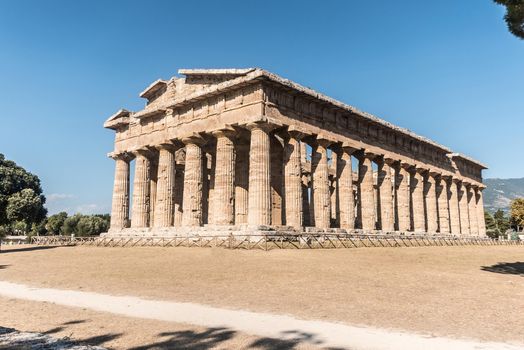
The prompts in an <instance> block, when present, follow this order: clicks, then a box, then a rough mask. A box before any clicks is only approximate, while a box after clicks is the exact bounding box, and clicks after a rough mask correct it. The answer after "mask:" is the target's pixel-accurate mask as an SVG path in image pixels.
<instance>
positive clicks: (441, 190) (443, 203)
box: [436, 176, 451, 234]
mask: <svg viewBox="0 0 524 350" xmlns="http://www.w3.org/2000/svg"><path fill="white" fill-rule="evenodd" d="M448 194H449V184H448V182H447V181H446V179H445V178H444V177H443V176H440V178H439V179H438V180H437V183H436V195H437V203H438V223H439V232H440V233H442V234H448V233H450V232H451V228H450V225H449V198H448Z"/></svg>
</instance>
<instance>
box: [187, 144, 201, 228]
mask: <svg viewBox="0 0 524 350" xmlns="http://www.w3.org/2000/svg"><path fill="white" fill-rule="evenodd" d="M182 142H184V144H185V145H186V167H185V172H184V199H183V201H182V202H183V208H184V209H183V215H182V226H201V225H202V220H203V214H202V189H203V180H204V179H203V174H204V171H203V161H202V145H203V144H204V141H203V140H202V138H199V137H189V138H185V139H183V140H182Z"/></svg>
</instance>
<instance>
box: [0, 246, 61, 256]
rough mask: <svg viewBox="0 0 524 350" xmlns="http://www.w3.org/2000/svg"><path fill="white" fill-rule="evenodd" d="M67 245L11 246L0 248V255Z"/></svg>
mask: <svg viewBox="0 0 524 350" xmlns="http://www.w3.org/2000/svg"><path fill="white" fill-rule="evenodd" d="M64 247H67V246H43V245H42V246H36V247H24V248H11V247H9V249H5V248H2V249H1V250H0V255H4V254H9V253H19V252H31V251H33V250H46V249H55V248H64Z"/></svg>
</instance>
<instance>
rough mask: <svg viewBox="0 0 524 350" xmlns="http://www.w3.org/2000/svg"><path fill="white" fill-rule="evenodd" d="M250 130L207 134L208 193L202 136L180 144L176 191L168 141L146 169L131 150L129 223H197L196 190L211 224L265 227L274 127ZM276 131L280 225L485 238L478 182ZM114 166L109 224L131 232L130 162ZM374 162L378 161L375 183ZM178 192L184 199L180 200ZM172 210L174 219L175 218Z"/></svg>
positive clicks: (144, 154) (144, 159) (144, 157)
mask: <svg viewBox="0 0 524 350" xmlns="http://www.w3.org/2000/svg"><path fill="white" fill-rule="evenodd" d="M248 129H249V130H250V137H249V143H239V142H238V140H236V139H235V132H234V131H233V130H229V129H224V130H219V131H217V132H214V133H212V134H213V136H214V137H215V138H216V153H215V162H214V164H213V165H212V168H213V169H212V172H213V173H214V174H213V177H212V182H213V185H212V186H210V187H212V188H208V189H207V192H206V188H204V187H205V186H206V181H205V179H204V170H205V168H206V167H207V165H206V163H205V157H204V154H203V145H204V143H205V142H204V139H203V138H201V137H199V136H195V137H189V138H186V139H183V140H181V141H182V142H183V143H184V144H185V149H186V154H185V166H184V170H183V188H177V184H176V181H175V177H176V174H177V171H176V161H175V150H176V149H175V148H174V146H173V145H171V144H169V145H160V146H158V160H157V162H158V164H152V162H153V161H152V157H151V155H150V153H149V151H147V150H141V151H136V152H134V157H135V159H136V160H135V179H134V184H133V186H134V190H133V198H132V206H131V211H132V215H131V225H130V226H131V227H136V228H142V227H170V226H176V225H177V221H179V224H180V225H181V226H189V227H191V226H201V225H202V224H203V223H204V204H205V203H204V202H205V201H204V200H203V193H204V192H206V193H208V195H209V200H208V201H207V202H206V203H209V206H210V207H209V208H208V209H207V213H208V214H207V215H208V217H207V221H208V222H209V223H212V224H216V225H234V224H249V225H257V226H260V225H271V224H272V214H273V213H272V209H273V207H274V203H273V198H272V182H271V181H272V173H271V172H272V166H271V165H272V164H271V162H272V160H273V161H274V162H275V159H277V158H278V157H275V152H272V140H273V139H272V138H274V135H273V134H272V130H273V127H272V126H271V125H269V124H252V125H249V126H248ZM280 135H281V136H282V139H281V142H282V143H281V144H282V155H281V158H280V159H279V160H277V161H281V162H282V168H281V169H282V184H281V186H282V203H281V208H282V209H281V210H282V224H283V225H285V226H292V227H295V228H300V227H304V226H314V227H317V228H319V229H326V228H330V227H340V228H344V229H347V230H353V229H356V228H361V229H363V230H368V231H371V230H375V229H379V230H382V231H387V232H391V231H401V232H404V231H415V232H440V233H453V234H468V235H469V234H480V235H484V232H485V227H484V214H483V203H482V192H481V188H479V187H477V186H473V185H470V184H468V183H466V182H461V181H460V180H458V179H453V178H451V177H447V176H441V175H439V174H436V173H432V172H428V171H427V170H425V169H423V168H417V167H414V166H412V165H410V164H404V163H400V162H399V161H395V160H392V159H387V158H384V157H383V156H382V155H376V154H371V153H367V152H365V151H362V150H356V149H354V148H351V147H346V146H344V145H340V144H339V143H334V142H332V141H330V140H327V139H325V138H322V137H311V136H308V135H304V134H302V133H300V132H298V131H293V130H288V132H285V133H281V134H280ZM306 143H308V144H310V146H311V150H312V151H311V152H312V153H311V171H310V176H307V174H305V173H304V171H303V168H304V166H303V165H304V161H305V158H306V154H305V152H306V149H307V148H306V147H305V144H306ZM328 149H331V152H332V163H331V165H332V166H331V167H333V168H334V169H335V172H334V175H330V162H329V159H328V155H329V154H328ZM273 151H275V150H273ZM272 155H273V156H272ZM353 157H356V158H357V159H358V180H357V183H356V184H353V167H352V159H353ZM115 160H116V169H115V183H114V191H113V206H112V217H111V228H112V229H121V228H125V227H128V226H129V224H128V222H129V211H130V208H129V173H130V169H129V162H130V157H129V156H127V155H121V156H117V157H115ZM373 162H375V163H377V165H378V170H377V179H376V186H375V179H374V175H373V174H374V172H373ZM333 184H334V186H333ZM181 185H182V184H181ZM354 185H356V186H355V187H356V188H357V191H356V192H357V193H356V195H355V194H354V191H353V188H354ZM178 187H182V186H180V185H179V186H178ZM333 187H334V188H335V192H334V196H333V194H332V193H331V190H332V188H333ZM180 194H182V196H180ZM177 195H178V196H179V197H182V200H181V203H178V204H177V202H176V198H177ZM177 205H178V206H179V208H176V207H177ZM152 213H153V214H152ZM177 213H178V215H179V216H181V219H178V220H177ZM333 213H336V215H334V216H335V220H333V215H332V214H333Z"/></svg>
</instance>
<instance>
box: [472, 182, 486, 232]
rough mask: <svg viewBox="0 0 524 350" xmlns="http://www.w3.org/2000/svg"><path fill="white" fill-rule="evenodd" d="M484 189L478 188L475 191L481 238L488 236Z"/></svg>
mask: <svg viewBox="0 0 524 350" xmlns="http://www.w3.org/2000/svg"><path fill="white" fill-rule="evenodd" d="M482 190H483V188H479V187H477V188H476V189H475V192H476V193H475V194H476V200H477V223H478V228H479V236H481V237H485V236H486V219H485V217H484V199H483V198H482V197H483V196H482Z"/></svg>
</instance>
